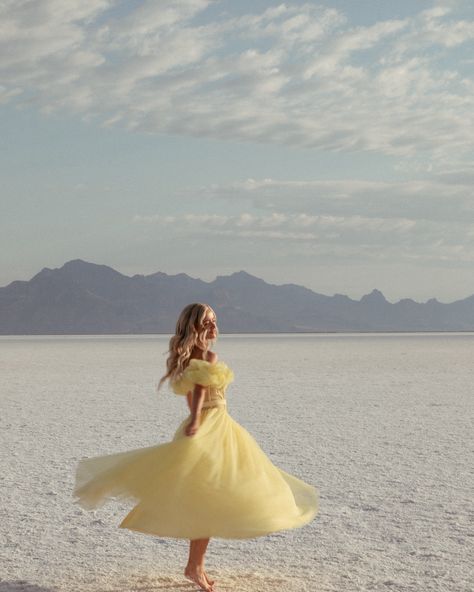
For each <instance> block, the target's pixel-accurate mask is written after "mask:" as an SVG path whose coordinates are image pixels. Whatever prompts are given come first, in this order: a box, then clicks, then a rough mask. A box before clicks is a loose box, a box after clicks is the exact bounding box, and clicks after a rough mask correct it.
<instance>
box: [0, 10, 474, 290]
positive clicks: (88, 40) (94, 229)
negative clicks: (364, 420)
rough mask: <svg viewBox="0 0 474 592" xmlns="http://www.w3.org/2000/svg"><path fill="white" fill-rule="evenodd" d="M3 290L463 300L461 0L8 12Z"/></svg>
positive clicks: (0, 235)
mask: <svg viewBox="0 0 474 592" xmlns="http://www.w3.org/2000/svg"><path fill="white" fill-rule="evenodd" d="M0 22H1V23H2V25H1V26H0V126H1V130H2V133H1V138H0V150H1V160H0V162H1V174H2V191H1V198H0V199H1V210H2V216H1V218H0V241H1V243H0V247H1V248H0V285H5V284H7V283H9V282H10V281H12V280H14V279H29V278H30V277H31V276H32V275H34V274H35V273H36V272H37V271H39V270H40V269H41V268H42V267H45V266H46V267H59V266H61V265H62V264H63V263H64V262H65V261H67V260H69V259H73V258H82V259H85V260H88V261H92V262H96V263H104V264H107V265H110V266H112V267H114V268H116V269H118V270H119V271H121V272H123V273H126V274H130V275H131V274H134V273H152V272H154V271H165V272H167V273H180V272H186V273H188V274H189V275H191V276H194V277H201V278H202V279H205V280H209V281H210V280H212V279H213V278H214V277H215V276H216V275H223V274H229V273H232V272H234V271H239V270H241V269H245V270H246V271H248V272H249V273H252V274H254V275H257V276H259V277H262V278H263V279H265V280H266V281H268V282H271V283H277V284H281V283H288V282H293V283H298V284H302V285H305V286H307V287H310V288H311V289H313V290H315V291H318V292H321V293H325V294H334V293H337V292H339V293H345V294H348V295H349V296H352V297H355V298H359V297H360V296H361V295H363V294H364V293H367V292H370V291H371V290H372V289H373V288H375V287H376V288H378V289H380V290H382V291H383V292H384V294H385V295H386V296H387V298H388V299H389V300H392V301H395V300H398V299H399V298H403V297H411V298H414V299H416V300H420V301H423V300H426V299H428V298H430V297H437V298H438V299H439V300H442V301H445V302H448V301H452V300H455V299H458V298H463V297H466V296H468V295H470V294H473V293H474V274H473V273H472V268H473V263H474V196H473V194H472V186H473V180H474V166H473V149H472V148H473V146H472V138H473V137H474V79H473V78H474V77H473V72H474V58H472V56H473V55H474V52H473V40H474V7H473V6H472V3H470V2H461V1H460V2H456V1H434V2H432V1H424V0H420V1H418V2H407V1H403V2H397V3H394V2H388V1H385V0H383V1H377V2H375V1H343V0H339V1H327V2H322V3H314V2H286V3H277V2H266V1H263V0H257V1H253V2H247V1H243V2H238V3H237V2H230V1H222V2H210V1H208V0H180V1H179V2H171V1H170V2H165V1H161V0H154V1H148V2H147V1H141V2H140V1H134V2H130V1H127V2H124V1H113V0H87V1H84V0H81V1H79V0H68V2H63V1H60V0H37V1H36V2H26V1H25V2H23V1H15V2H14V1H6V2H3V3H2V5H1V7H0Z"/></svg>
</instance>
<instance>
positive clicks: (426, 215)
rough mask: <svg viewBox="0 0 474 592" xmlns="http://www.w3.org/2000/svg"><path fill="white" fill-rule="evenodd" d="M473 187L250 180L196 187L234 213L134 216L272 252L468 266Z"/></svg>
mask: <svg viewBox="0 0 474 592" xmlns="http://www.w3.org/2000/svg"><path fill="white" fill-rule="evenodd" d="M469 187H470V186H469V185H462V184H459V183H454V184H453V183H452V179H451V178H450V177H449V176H446V175H441V176H440V179H439V180H437V181H430V182H427V181H424V182H421V181H412V182H406V183H387V182H371V181H354V180H353V181H325V182H301V181H298V182H294V181H286V182H285V181H274V180H272V179H263V180H253V179H249V180H247V181H244V182H239V183H233V184H229V185H214V186H212V187H209V188H202V189H200V190H199V191H198V192H196V193H197V194H198V195H200V196H201V197H202V196H204V195H205V196H207V197H211V196H214V198H216V200H219V199H221V200H222V199H224V200H226V201H232V203H233V204H234V207H235V204H239V208H241V211H240V212H238V213H236V214H232V215H229V214H215V213H212V214H209V213H206V212H200V213H194V212H188V213H186V214H179V215H173V216H161V215H152V216H141V215H137V216H135V218H134V220H133V221H134V222H135V223H136V224H139V225H140V226H143V225H146V226H156V225H159V226H160V234H161V233H162V232H166V233H167V234H168V235H170V236H173V237H179V238H180V239H181V240H190V239H193V240H195V239H196V238H197V239H200V240H201V241H203V242H204V243H205V242H206V241H209V240H211V241H213V244H215V245H219V244H224V243H226V245H227V248H228V245H229V241H231V242H234V243H235V242H242V241H244V242H245V241H249V240H251V241H253V244H254V247H257V249H256V251H257V252H260V250H263V251H265V249H266V248H267V247H266V246H265V245H268V244H269V243H270V244H271V245H272V246H271V249H272V253H273V256H274V257H278V256H279V254H281V255H282V256H283V255H285V256H288V255H291V256H296V255H297V256H299V257H301V256H303V257H304V258H308V257H311V256H312V257H322V258H324V261H325V264H329V263H330V262H331V261H332V260H338V261H346V262H348V261H359V262H361V263H362V262H364V261H365V262H366V261H378V262H388V263H400V262H408V263H414V262H416V263H418V264H437V265H442V264H446V263H448V262H449V264H450V265H452V266H453V267H457V266H461V267H463V266H465V265H466V264H472V262H474V224H473V223H472V220H473V219H474V204H473V203H472V196H471V192H470V188H469ZM193 197H195V195H193ZM192 201H193V200H190V202H189V203H192ZM200 203H201V202H200ZM430 205H431V207H430Z"/></svg>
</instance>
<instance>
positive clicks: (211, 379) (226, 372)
mask: <svg viewBox="0 0 474 592" xmlns="http://www.w3.org/2000/svg"><path fill="white" fill-rule="evenodd" d="M233 379H234V373H233V372H232V370H231V369H230V368H229V367H228V366H226V364H224V363H223V362H217V363H216V364H211V363H210V362H206V361H205V360H196V359H195V358H193V359H192V360H190V361H189V364H188V366H187V367H186V369H185V370H184V372H183V374H182V375H181V377H180V378H179V379H178V380H176V381H173V382H172V383H171V388H172V389H173V391H174V392H175V393H176V394H177V395H185V394H186V393H188V392H189V391H191V390H192V389H193V388H194V385H195V384H200V385H202V386H212V387H215V388H224V387H226V386H227V385H228V384H229V383H230V382H232V380H233Z"/></svg>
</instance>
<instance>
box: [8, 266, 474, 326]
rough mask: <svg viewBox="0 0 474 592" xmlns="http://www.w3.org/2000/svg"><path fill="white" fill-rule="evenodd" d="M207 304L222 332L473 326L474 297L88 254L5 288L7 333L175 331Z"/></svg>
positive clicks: (45, 269)
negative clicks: (136, 271)
mask: <svg viewBox="0 0 474 592" xmlns="http://www.w3.org/2000/svg"><path fill="white" fill-rule="evenodd" d="M190 302H207V303H208V304H210V305H211V306H212V307H213V308H214V310H215V311H216V314H217V317H218V323H219V329H220V331H221V332H222V333H282V332H283V333H292V332H326V331H328V332H333V331H334V332H343V331H348V332H352V331H353V332H358V331H361V332H362V331H369V332H370V331H472V330H474V295H472V296H469V297H468V298H465V299H463V300H457V301H455V302H451V303H447V304H445V303H441V302H438V301H437V300H436V299H435V298H432V299H430V300H428V301H427V302H425V303H420V302H415V301H414V300H411V299H410V298H404V299H402V300H399V301H398V302H395V303H391V302H388V301H387V300H386V299H385V297H384V295H383V294H382V292H380V291H379V290H375V289H374V290H372V292H370V294H366V295H365V296H363V297H362V298H361V299H360V300H353V299H351V298H349V297H348V296H345V295H343V294H335V295H334V296H326V295H323V294H318V293H317V292H313V291H312V290H309V289H308V288H304V287H303V286H298V285H295V284H283V285H273V284H269V283H267V282H265V281H264V280H262V279H260V278H257V277H255V276H252V275H250V274H248V273H246V272H245V271H239V272H236V273H233V274H231V275H228V276H217V277H216V279H215V280H213V281H212V282H205V281H203V280H200V279H196V278H192V277H190V276H188V275H186V274H184V273H180V274H177V275H167V274H166V273H162V272H157V273H153V274H150V275H134V276H132V277H129V276H126V275H123V274H121V273H119V272H118V271H115V270H114V269H112V268H111V267H107V266H106V265H97V264H94V263H88V262H86V261H82V260H81V259H75V260H72V261H68V262H67V263H65V264H64V265H63V266H62V267H60V268H58V269H49V268H44V269H42V270H41V271H40V272H39V273H38V274H36V275H35V276H34V277H33V278H32V279H31V280H29V281H14V282H12V283H10V284H9V285H7V286H5V287H3V288H0V334H2V335H25V334H26V335H27V334H131V333H136V334H140V333H173V332H174V328H175V323H176V319H177V317H178V314H179V312H180V311H181V310H182V309H183V308H184V306H186V304H189V303H190Z"/></svg>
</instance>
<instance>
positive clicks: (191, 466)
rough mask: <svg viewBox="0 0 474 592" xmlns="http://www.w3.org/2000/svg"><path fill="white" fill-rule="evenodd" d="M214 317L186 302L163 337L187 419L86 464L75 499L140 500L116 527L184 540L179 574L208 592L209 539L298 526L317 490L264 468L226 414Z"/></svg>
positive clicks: (311, 511)
mask: <svg viewBox="0 0 474 592" xmlns="http://www.w3.org/2000/svg"><path fill="white" fill-rule="evenodd" d="M217 333H218V330H217V320H216V315H215V313H214V311H213V310H212V308H211V307H210V306H208V305H207V304H201V303H194V304H190V305H188V306H186V308H185V309H184V310H183V311H182V313H181V314H180V316H179V318H178V322H177V324H176V332H175V335H174V336H173V337H172V338H171V340H170V346H169V357H168V359H167V362H166V365H167V372H166V374H165V375H164V376H163V377H162V378H161V380H160V384H159V387H160V386H161V385H162V384H163V382H164V381H165V380H169V382H170V385H171V388H172V389H173V391H174V392H175V393H176V394H179V395H186V396H187V400H188V405H189V408H190V415H189V417H187V418H186V419H185V420H184V421H183V422H182V423H181V425H180V426H179V427H178V429H177V430H176V433H175V435H174V438H173V440H172V441H171V442H169V443H167V444H162V445H157V446H150V447H148V448H140V449H137V450H131V451H126V452H122V453H118V454H111V455H107V456H102V457H95V458H89V459H83V460H82V461H80V463H79V466H78V468H77V472H76V486H75V489H74V495H75V496H77V498H78V499H77V500H76V503H79V504H80V505H81V506H82V507H84V508H87V509H93V508H96V507H98V506H99V505H101V504H102V503H103V502H104V501H105V500H106V499H110V498H130V499H134V500H135V501H136V502H137V503H136V505H135V507H134V508H133V509H132V510H131V512H129V514H127V516H125V518H124V519H123V521H122V522H121V524H120V525H119V526H120V528H128V529H130V530H136V531H139V532H143V533H147V534H154V535H158V536H165V537H174V538H186V539H190V547H189V559H188V564H187V566H186V568H185V572H184V573H185V576H186V577H187V578H188V579H190V580H192V581H193V582H195V583H196V584H197V585H198V586H200V588H201V589H202V590H207V591H208V592H212V591H213V590H214V588H213V585H214V581H212V580H211V579H210V578H209V577H208V575H207V574H206V571H205V569H204V556H205V553H206V549H207V545H208V543H209V539H210V538H211V537H219V538H253V537H258V536H264V535H266V534H269V533H271V532H275V531H278V530H285V529H289V528H297V527H300V526H303V524H306V523H307V522H309V521H310V520H312V519H313V518H314V516H315V515H316V513H317V509H318V495H317V491H316V490H315V489H314V488H313V487H312V486H311V485H308V484H306V483H304V482H303V481H301V480H299V479H297V478H296V477H294V476H292V475H289V474H288V473H285V472H284V471H282V470H281V469H279V468H277V467H276V466H275V465H273V464H272V463H271V461H270V460H269V459H268V457H267V456H266V455H265V454H264V452H263V451H262V450H261V448H260V447H259V445H258V444H257V443H256V442H255V440H254V439H253V438H252V436H251V435H250V434H249V433H248V432H247V431H246V430H245V429H244V428H243V427H242V426H240V425H239V424H238V423H237V422H236V421H234V420H233V419H232V418H231V417H230V415H229V414H228V413H227V409H226V400H225V391H226V388H227V386H228V385H229V384H230V383H231V382H232V380H233V372H232V370H231V369H230V368H229V367H228V366H227V365H226V364H225V363H224V362H218V361H217V355H216V354H215V353H214V352H212V351H210V349H209V347H210V344H211V342H212V341H213V340H215V339H216V337H217Z"/></svg>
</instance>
